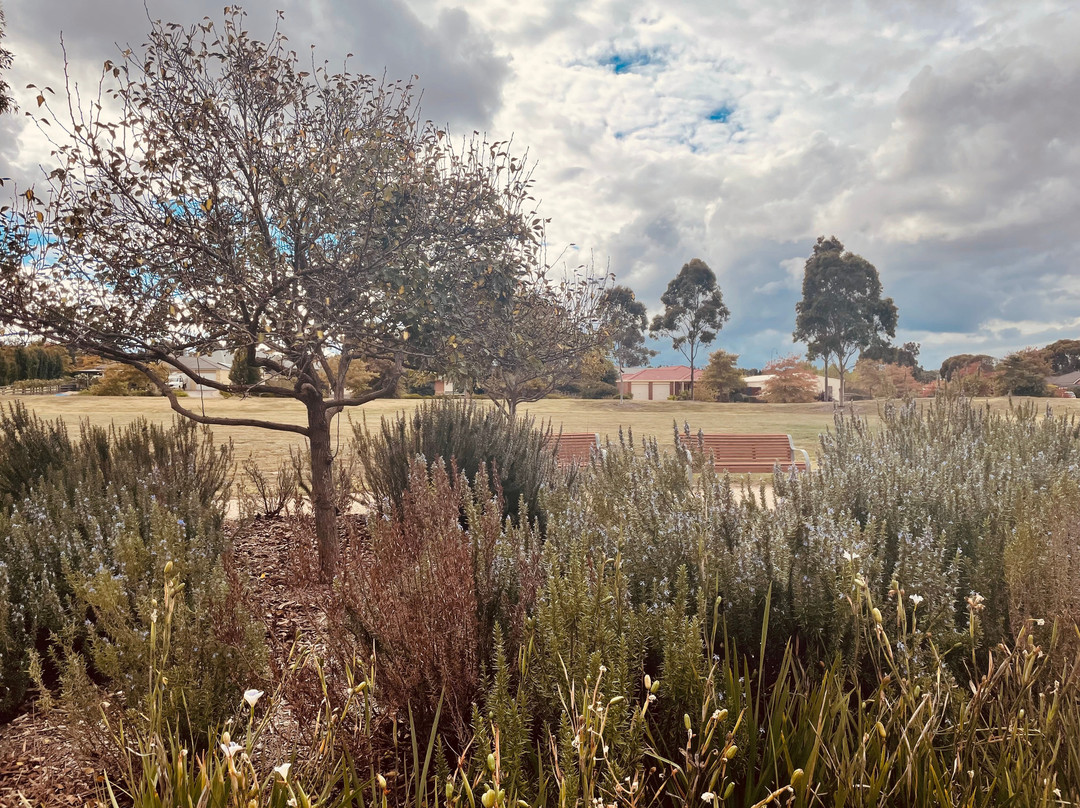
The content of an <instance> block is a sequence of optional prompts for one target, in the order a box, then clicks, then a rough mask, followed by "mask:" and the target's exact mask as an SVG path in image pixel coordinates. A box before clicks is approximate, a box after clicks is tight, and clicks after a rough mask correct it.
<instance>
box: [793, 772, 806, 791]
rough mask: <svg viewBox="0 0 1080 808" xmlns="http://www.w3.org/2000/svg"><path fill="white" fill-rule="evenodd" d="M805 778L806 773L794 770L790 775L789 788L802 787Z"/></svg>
mask: <svg viewBox="0 0 1080 808" xmlns="http://www.w3.org/2000/svg"><path fill="white" fill-rule="evenodd" d="M805 776H806V772H804V771H803V770H802V769H796V770H795V771H793V772H792V773H791V787H792V788H798V787H799V786H801V785H802V781H803V777H805Z"/></svg>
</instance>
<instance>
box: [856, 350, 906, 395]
mask: <svg viewBox="0 0 1080 808" xmlns="http://www.w3.org/2000/svg"><path fill="white" fill-rule="evenodd" d="M851 385H852V389H853V390H854V391H857V392H862V393H864V394H866V395H867V396H869V397H870V398H898V397H899V398H904V397H907V396H913V395H917V394H918V393H919V392H920V391H921V390H922V385H921V384H920V383H919V382H917V381H916V380H915V376H914V375H913V373H912V369H911V366H910V365H898V364H889V363H886V362H880V361H878V360H876V359H871V358H869V357H867V356H865V355H864V356H863V357H862V358H861V359H859V361H858V362H856V363H855V367H854V369H853V370H852V373H851Z"/></svg>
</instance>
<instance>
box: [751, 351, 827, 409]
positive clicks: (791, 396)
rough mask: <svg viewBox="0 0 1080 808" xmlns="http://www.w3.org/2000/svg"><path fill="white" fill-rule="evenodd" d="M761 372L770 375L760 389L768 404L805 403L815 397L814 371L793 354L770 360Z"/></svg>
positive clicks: (815, 380)
mask: <svg viewBox="0 0 1080 808" xmlns="http://www.w3.org/2000/svg"><path fill="white" fill-rule="evenodd" d="M762 372H763V373H764V374H765V375H768V376H772V378H771V379H769V380H768V381H766V382H765V385H764V387H763V388H762V391H761V396H762V398H764V399H765V400H766V401H768V402H769V403H770V404H806V403H808V402H811V401H815V400H816V399H817V396H818V389H817V379H816V378H815V376H814V372H813V371H812V370H811V369H810V368H809V367H807V365H806V363H805V362H803V361H802V360H801V359H799V357H798V356H795V355H794V354H792V355H791V356H784V357H781V358H779V359H774V360H772V361H771V362H769V363H768V364H766V365H765V367H764V368H763V371H762Z"/></svg>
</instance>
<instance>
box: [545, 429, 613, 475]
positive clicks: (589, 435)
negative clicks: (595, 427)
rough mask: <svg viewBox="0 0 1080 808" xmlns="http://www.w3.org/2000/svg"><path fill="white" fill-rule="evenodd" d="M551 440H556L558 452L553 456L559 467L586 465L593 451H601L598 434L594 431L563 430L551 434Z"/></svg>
mask: <svg viewBox="0 0 1080 808" xmlns="http://www.w3.org/2000/svg"><path fill="white" fill-rule="evenodd" d="M550 440H551V441H552V442H555V441H558V453H557V454H556V456H555V460H556V463H558V465H559V468H570V467H571V466H587V465H588V464H589V461H590V460H591V459H592V456H593V452H601V451H602V449H601V447H600V435H599V434H598V433H596V432H563V433H562V434H561V435H552V436H551V438H550Z"/></svg>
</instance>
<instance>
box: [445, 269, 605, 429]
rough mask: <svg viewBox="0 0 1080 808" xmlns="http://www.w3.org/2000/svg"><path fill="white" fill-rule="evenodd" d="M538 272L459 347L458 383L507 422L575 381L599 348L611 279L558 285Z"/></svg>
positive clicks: (588, 277) (571, 277)
mask: <svg viewBox="0 0 1080 808" xmlns="http://www.w3.org/2000/svg"><path fill="white" fill-rule="evenodd" d="M549 273H550V268H549V267H547V266H544V265H537V266H534V267H533V268H532V269H531V270H530V271H529V272H528V273H527V274H526V275H524V276H523V277H522V278H521V279H520V280H519V282H518V284H517V287H516V288H515V289H514V290H513V291H512V292H511V293H510V294H509V295H507V296H506V297H505V299H502V300H500V301H499V302H497V303H496V304H495V305H493V306H491V307H489V308H488V309H487V310H485V312H484V314H483V317H482V318H481V319H480V320H479V321H478V322H477V323H475V324H474V326H473V327H472V328H471V329H470V330H469V334H468V335H467V337H466V338H465V339H464V341H463V342H462V343H461V345H460V353H461V356H460V357H459V358H458V361H457V362H456V365H457V368H458V370H457V373H458V375H459V376H460V377H461V378H463V379H464V380H465V381H466V384H467V385H468V384H469V383H474V384H476V385H478V386H479V387H480V388H482V389H483V391H484V393H485V395H487V397H488V398H490V399H491V401H492V402H493V403H494V404H495V406H497V407H498V408H499V409H501V410H502V411H503V412H505V413H506V414H507V415H508V416H509V417H510V418H514V417H516V415H517V408H518V405H520V404H522V403H526V402H530V401H538V400H540V399H541V398H543V397H544V396H546V395H548V394H549V393H551V392H553V391H554V390H556V389H557V388H559V387H562V386H565V385H566V384H567V383H569V382H570V381H572V380H574V379H576V378H578V376H579V375H580V373H581V364H582V362H583V361H584V360H585V359H586V358H587V357H588V356H589V354H590V353H593V352H595V351H596V349H597V348H598V347H599V346H600V343H601V326H602V314H601V309H600V301H601V299H602V297H603V294H604V288H605V283H606V279H604V278H598V277H596V276H594V275H593V274H592V273H591V271H584V272H582V271H578V272H576V273H569V274H567V275H566V276H565V277H564V278H563V279H562V280H560V281H558V282H554V281H552V280H551V279H550V277H549Z"/></svg>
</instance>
